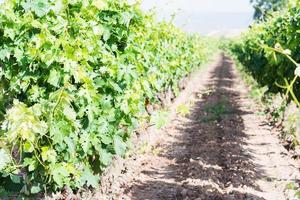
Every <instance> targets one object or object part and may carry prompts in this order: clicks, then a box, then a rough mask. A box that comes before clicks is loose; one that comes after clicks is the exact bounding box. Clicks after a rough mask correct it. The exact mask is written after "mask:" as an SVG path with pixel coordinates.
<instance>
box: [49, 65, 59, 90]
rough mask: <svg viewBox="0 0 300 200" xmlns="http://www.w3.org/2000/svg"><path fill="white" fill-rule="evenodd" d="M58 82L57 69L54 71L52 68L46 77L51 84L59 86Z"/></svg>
mask: <svg viewBox="0 0 300 200" xmlns="http://www.w3.org/2000/svg"><path fill="white" fill-rule="evenodd" d="M59 82H60V74H59V72H58V71H56V70H55V69H52V70H51V71H50V75H49V78H48V83H50V84H51V85H53V86H55V87H58V86H59Z"/></svg>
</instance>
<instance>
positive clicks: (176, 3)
mask: <svg viewBox="0 0 300 200" xmlns="http://www.w3.org/2000/svg"><path fill="white" fill-rule="evenodd" d="M249 2H250V0H142V8H143V9H144V10H149V9H151V8H155V10H156V12H157V13H158V18H159V19H163V18H164V19H170V16H171V15H172V14H174V13H176V17H175V21H174V23H175V25H177V26H179V27H181V28H183V29H184V30H185V31H188V32H198V33H201V34H211V33H212V32H219V33H224V34H226V33H227V32H232V31H235V32H238V31H241V30H243V29H246V28H247V27H248V26H249V25H250V24H251V22H252V16H253V8H252V7H251V5H250V3H249Z"/></svg>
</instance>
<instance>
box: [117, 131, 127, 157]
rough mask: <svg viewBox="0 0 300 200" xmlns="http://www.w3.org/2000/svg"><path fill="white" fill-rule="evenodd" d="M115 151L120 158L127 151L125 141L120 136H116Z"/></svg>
mask: <svg viewBox="0 0 300 200" xmlns="http://www.w3.org/2000/svg"><path fill="white" fill-rule="evenodd" d="M114 150H115V152H116V154H117V155H120V156H123V155H124V153H125V150H126V144H125V143H124V142H123V139H122V138H121V137H120V136H118V135H114Z"/></svg>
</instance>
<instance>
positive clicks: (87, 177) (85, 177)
mask: <svg viewBox="0 0 300 200" xmlns="http://www.w3.org/2000/svg"><path fill="white" fill-rule="evenodd" d="M99 180H100V177H99V176H96V175H94V174H93V173H92V172H91V170H90V169H89V168H87V167H85V168H84V171H83V174H82V176H81V178H80V182H81V184H82V186H83V185H84V184H86V186H92V187H93V188H96V187H97V186H98V183H99Z"/></svg>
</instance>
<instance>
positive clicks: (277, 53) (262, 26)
mask: <svg viewBox="0 0 300 200" xmlns="http://www.w3.org/2000/svg"><path fill="white" fill-rule="evenodd" d="M293 3H294V4H293ZM297 3H299V1H290V8H289V9H288V10H286V11H285V12H283V13H282V14H279V13H276V14H274V15H273V17H272V18H270V19H269V20H267V21H266V22H263V23H259V24H254V25H253V26H252V27H251V28H250V30H249V31H248V32H246V33H245V34H244V35H243V36H242V38H241V40H240V41H237V42H233V43H231V45H230V49H231V51H232V52H233V53H234V54H235V56H236V57H237V59H238V60H239V61H240V62H241V63H242V64H243V66H244V68H245V69H244V70H245V71H246V72H247V73H248V74H250V75H252V77H253V78H254V79H255V80H256V81H257V83H258V84H259V85H258V86H259V87H262V86H264V87H267V90H266V91H265V92H266V94H280V95H281V96H283V100H281V101H283V102H281V103H280V105H276V106H277V108H275V110H270V111H271V119H272V121H273V122H277V121H278V120H279V119H280V120H283V118H286V117H287V116H288V115H287V114H285V113H286V111H287V109H288V107H287V105H288V103H289V102H290V101H293V103H294V104H295V105H297V107H298V108H299V107H300V101H299V99H300V87H299V86H300V80H299V75H300V73H299V71H300V64H299V62H300V55H299V51H298V48H299V41H300V40H299V39H300V35H299V30H300V23H299V21H300V17H299V12H300V9H299V6H297ZM293 5H294V6H293ZM272 103H274V102H272ZM277 104H278V103H277ZM270 106H271V105H270ZM294 109H295V112H296V110H297V108H296V106H295V108H294ZM296 115H297V116H298V115H299V113H298V112H296ZM297 119H298V118H295V119H293V120H291V119H289V118H287V119H284V120H285V121H287V123H286V124H285V126H286V129H287V131H285V135H284V137H285V139H287V140H288V141H289V142H290V141H292V144H291V146H293V147H295V146H297V145H299V141H297V140H298V136H297V135H298V134H299V132H298V128H296V127H298V123H299V122H298V120H297Z"/></svg>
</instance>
